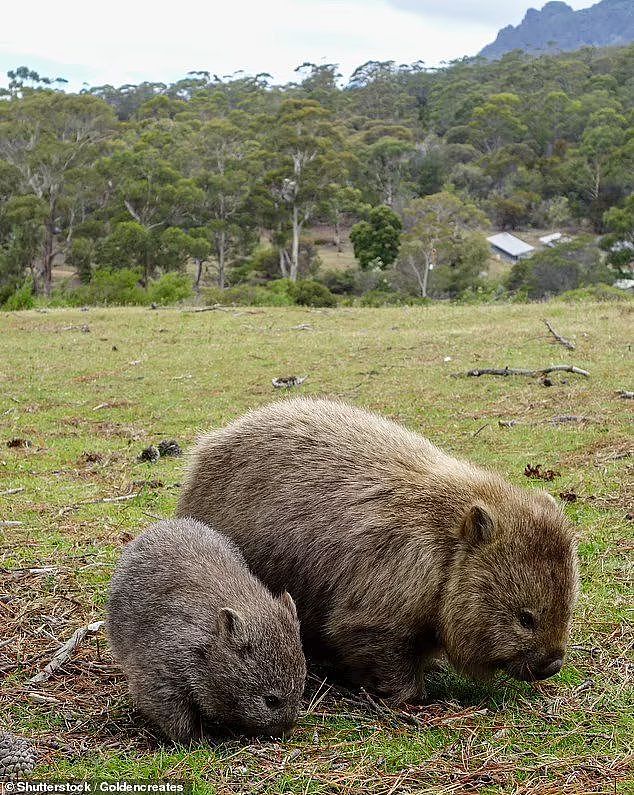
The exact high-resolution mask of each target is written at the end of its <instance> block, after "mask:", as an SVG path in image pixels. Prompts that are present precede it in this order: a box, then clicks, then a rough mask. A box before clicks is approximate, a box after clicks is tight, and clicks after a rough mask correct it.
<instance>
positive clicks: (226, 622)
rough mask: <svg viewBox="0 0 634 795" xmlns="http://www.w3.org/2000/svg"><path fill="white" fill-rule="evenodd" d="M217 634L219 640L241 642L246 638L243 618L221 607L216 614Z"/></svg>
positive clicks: (227, 608) (228, 608)
mask: <svg viewBox="0 0 634 795" xmlns="http://www.w3.org/2000/svg"><path fill="white" fill-rule="evenodd" d="M218 634H219V635H220V637H221V638H231V639H232V640H239V641H241V640H243V639H244V638H245V637H246V627H245V624H244V618H242V616H241V615H240V613H238V612H236V611H235V610H232V609H231V608H230V607H223V608H222V610H220V611H219V612H218Z"/></svg>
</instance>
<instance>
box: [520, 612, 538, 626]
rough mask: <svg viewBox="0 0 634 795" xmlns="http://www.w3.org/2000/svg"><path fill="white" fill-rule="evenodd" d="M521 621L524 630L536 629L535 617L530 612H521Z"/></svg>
mask: <svg viewBox="0 0 634 795" xmlns="http://www.w3.org/2000/svg"><path fill="white" fill-rule="evenodd" d="M519 621H520V624H521V625H522V626H523V627H524V629H535V623H536V622H535V616H534V615H533V614H532V613H531V611H530V610H520V614H519Z"/></svg>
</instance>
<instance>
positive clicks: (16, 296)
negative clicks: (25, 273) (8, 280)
mask: <svg viewBox="0 0 634 795" xmlns="http://www.w3.org/2000/svg"><path fill="white" fill-rule="evenodd" d="M34 306H35V298H34V297H33V282H32V281H31V280H30V279H27V281H25V282H24V284H23V285H22V287H19V288H18V289H17V290H16V291H15V292H14V293H13V294H12V295H10V296H9V297H8V298H7V300H6V301H5V302H4V304H3V306H2V308H3V309H4V310H5V311H6V312H17V311H19V310H21V309H33V307H34Z"/></svg>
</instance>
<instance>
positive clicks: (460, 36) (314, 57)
mask: <svg viewBox="0 0 634 795" xmlns="http://www.w3.org/2000/svg"><path fill="white" fill-rule="evenodd" d="M579 4H580V3H577V5H579ZM494 5H495V6H497V7H498V8H499V9H502V11H501V12H500V13H501V14H502V16H503V17H504V20H505V21H508V16H505V14H506V15H508V13H509V12H508V11H506V12H504V10H503V9H504V8H507V9H508V8H509V6H510V5H519V3H511V2H509V0H499V1H498V2H497V3H494V2H493V1H492V0H489V2H488V3H487V2H486V0H481V2H478V3H473V4H472V3H469V2H467V1H466V0H456V2H452V1H451V0H446V2H444V3H442V2H424V0H267V1H266V2H262V0H233V2H231V1H230V2H226V0H211V2H210V0H206V1H205V0H183V2H181V3H180V4H177V3H174V2H166V1H165V0H155V1H154V2H152V0H109V2H108V3H106V4H97V5H95V4H93V3H88V2H86V0H63V2H58V3H51V2H50V0H31V2H30V3H29V5H28V9H29V10H28V25H25V22H24V9H23V8H22V7H21V6H20V5H19V4H15V3H10V4H6V7H4V8H3V10H2V27H1V28H0V69H4V70H6V69H7V68H10V67H14V66H18V65H21V64H26V65H28V66H31V67H32V68H36V69H39V70H41V71H42V72H43V73H44V74H47V75H49V76H57V75H58V74H59V75H61V76H63V77H70V78H71V79H72V81H73V86H74V87H76V86H78V85H79V83H80V82H81V80H86V81H88V82H90V83H91V84H92V85H97V84H100V83H113V84H116V85H118V84H121V83H125V82H139V81H142V80H157V81H166V82H169V81H171V80H175V79H178V78H179V77H182V76H184V75H185V73H186V72H187V71H189V70H191V69H206V70H209V71H211V72H212V73H217V74H227V73H231V72H234V71H237V70H238V69H243V70H244V71H245V72H247V73H251V74H255V73H256V72H270V73H272V74H273V76H274V77H275V78H276V79H277V80H282V81H285V80H290V79H293V69H294V67H296V66H297V65H299V64H300V63H302V62H303V61H306V60H308V61H314V62H318V63H321V62H331V63H339V64H340V65H341V69H342V71H343V72H344V74H350V72H351V71H352V70H353V69H354V67H355V66H358V65H359V64H361V63H364V62H365V61H368V60H371V59H376V60H395V61H397V62H399V63H404V62H411V61H416V60H423V61H425V62H426V63H428V64H430V65H435V64H438V63H439V62H440V61H442V60H451V59H453V58H458V57H462V56H463V55H474V54H475V53H477V52H478V51H479V50H480V49H481V48H482V47H483V46H484V45H485V44H487V43H488V42H489V41H491V40H492V39H493V38H494V36H495V33H496V30H497V27H498V25H497V24H492V23H491V20H490V19H489V18H488V17H486V16H484V15H482V14H476V13H475V9H476V8H480V7H482V8H484V7H491V8H493V6H494ZM405 6H407V8H405ZM441 7H442V8H444V9H446V13H445V14H444V16H442V15H440V9H441ZM412 8H417V9H419V10H420V13H415V14H413V13H412V12H411V11H412ZM467 11H469V13H468V14H467ZM54 73H55V74H54Z"/></svg>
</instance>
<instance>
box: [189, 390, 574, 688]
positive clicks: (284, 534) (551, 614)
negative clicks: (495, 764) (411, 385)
mask: <svg viewBox="0 0 634 795" xmlns="http://www.w3.org/2000/svg"><path fill="white" fill-rule="evenodd" d="M178 514H179V515H180V516H193V517H196V518H199V519H203V520H208V521H210V522H213V524H214V526H216V527H217V528H218V529H219V530H220V531H221V532H223V533H226V534H227V535H229V536H231V537H232V538H233V539H234V540H235V541H236V543H237V544H238V546H239V547H240V550H241V551H242V553H243V555H244V557H245V559H246V561H247V563H248V565H249V566H250V567H251V569H252V571H254V572H255V573H256V574H257V575H258V577H260V578H261V579H262V580H263V581H264V582H265V583H266V584H267V585H268V587H269V588H271V590H272V591H273V592H280V591H283V590H285V589H288V591H289V592H290V593H291V594H292V595H293V597H294V598H295V600H296V602H297V607H298V611H299V615H300V619H301V622H302V635H303V639H304V642H305V644H306V648H307V650H308V651H310V652H311V653H313V654H321V655H324V656H326V657H327V658H328V659H330V660H331V662H334V663H335V664H336V665H338V667H339V669H340V671H341V672H342V673H343V674H344V675H345V676H346V678H347V679H348V680H349V681H351V682H353V683H358V684H363V685H364V686H366V687H369V688H372V689H374V690H375V691H377V692H379V693H381V694H382V695H384V696H389V697H392V698H393V699H395V700H398V701H407V700H411V699H417V698H421V697H424V695H425V691H424V682H423V673H424V670H425V668H427V667H428V666H429V663H430V662H431V659H432V658H433V657H435V656H437V655H441V654H445V655H446V656H447V657H448V658H449V660H450V662H451V663H452V664H453V665H454V666H455V667H456V668H457V669H459V670H460V671H462V672H464V673H466V674H469V675H471V676H474V677H486V676H488V675H489V674H491V673H493V672H494V671H496V670H502V671H506V672H507V673H509V674H511V675H512V676H514V677H516V678H517V679H525V680H531V679H542V678H546V677H549V676H552V675H553V674H556V673H557V672H558V671H559V670H560V668H561V666H562V662H563V657H564V649H565V646H566V641H567V638H568V631H569V624H570V620H571V612H572V608H573V606H574V603H575V600H576V597H577V584H578V575H577V558H576V547H575V542H574V538H573V531H572V528H571V526H570V525H569V523H568V522H567V520H566V518H565V516H564V514H563V513H562V511H561V510H560V509H559V507H558V506H557V505H556V503H555V501H554V499H553V498H552V497H550V496H549V495H548V494H546V493H545V492H541V491H528V490H525V489H521V488H517V487H516V486H513V485H511V484H510V483H508V482H507V481H506V480H504V479H503V478H502V477H501V476H499V475H497V474H495V473H493V472H489V471H487V470H484V469H480V468H478V467H476V466H474V465H472V464H470V463H467V462H465V461H461V460H458V459H456V458H453V457H452V456H450V455H447V454H446V453H444V452H442V451H441V450H439V449H438V448H437V447H435V446H434V445H433V444H432V443H431V442H429V441H428V440H427V439H424V438H423V437H421V436H419V435H418V434H416V433H413V432H410V431H408V430H406V429H405V428H403V427H402V426H400V425H397V424H396V423H394V422H390V421H389V420H386V419H383V418H381V417H379V416H376V415H374V414H370V413H368V412H365V411H361V410H359V409H356V408H353V407H351V406H348V405H346V404H344V403H339V402H331V401H326V400H311V399H296V400H289V401H283V402H280V403H275V404H272V405H269V406H267V407H265V408H262V409H258V410H256V411H253V412H251V413H249V414H247V415H245V416H244V417H242V418H241V419H238V420H237V421H235V422H234V423H232V424H231V425H229V426H228V427H227V428H224V429H223V430H219V431H216V432H212V433H210V434H209V435H207V436H203V437H202V438H201V439H200V440H199V442H198V445H197V447H196V448H195V450H194V452H193V457H192V460H191V463H190V466H189V470H188V472H187V476H186V482H185V484H184V487H183V490H182V494H181V497H180V502H179V505H178Z"/></svg>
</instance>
